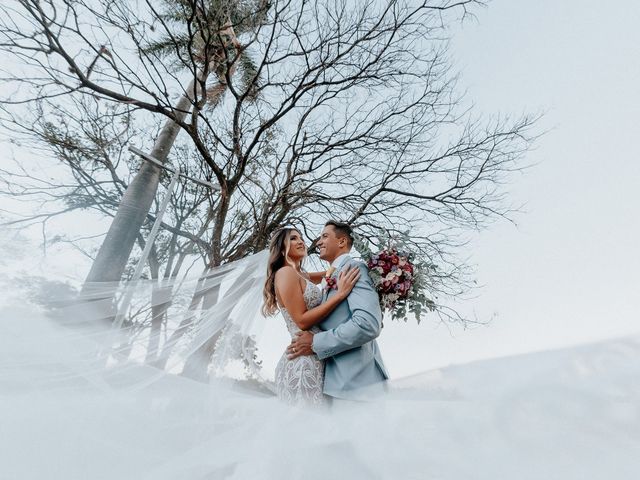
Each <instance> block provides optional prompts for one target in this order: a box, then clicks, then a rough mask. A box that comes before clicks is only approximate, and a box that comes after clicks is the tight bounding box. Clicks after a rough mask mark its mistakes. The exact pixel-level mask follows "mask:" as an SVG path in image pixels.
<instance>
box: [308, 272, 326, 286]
mask: <svg viewBox="0 0 640 480" xmlns="http://www.w3.org/2000/svg"><path fill="white" fill-rule="evenodd" d="M326 273H327V272H326V271H325V272H307V275H309V280H311V281H312V282H313V283H315V284H316V285H318V284H319V283H320V282H321V281H322V279H323V278H324V276H325V274H326Z"/></svg>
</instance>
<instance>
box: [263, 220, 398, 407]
mask: <svg viewBox="0 0 640 480" xmlns="http://www.w3.org/2000/svg"><path fill="white" fill-rule="evenodd" d="M352 235H353V233H352V229H351V227H350V226H349V225H348V224H345V223H340V222H335V221H329V222H327V223H326V225H325V227H324V229H323V230H322V234H321V235H320V239H319V240H318V243H317V246H318V250H319V252H320V258H321V259H322V260H325V261H327V262H329V264H330V267H329V269H328V270H327V271H326V272H306V271H305V270H304V269H303V268H302V261H303V259H304V258H305V257H306V255H307V246H306V245H305V242H304V239H303V237H302V234H301V233H300V231H298V230H297V229H296V228H294V227H284V228H282V229H280V230H278V231H277V232H276V233H275V234H274V236H273V238H272V240H271V244H270V255H269V263H268V266H267V280H266V282H265V287H264V306H263V313H264V314H265V315H273V314H275V313H277V312H278V311H280V312H281V313H282V316H283V317H284V320H285V322H286V324H287V329H288V330H289V333H290V334H291V337H292V342H291V344H290V345H289V347H288V348H287V350H286V351H285V353H284V354H283V356H282V358H281V359H280V362H279V363H278V366H277V367H276V389H277V393H278V397H279V398H280V399H282V400H284V401H285V402H287V403H292V404H323V403H325V402H327V400H328V397H333V398H341V399H354V400H362V399H366V398H367V397H368V396H370V395H371V394H374V393H377V392H379V391H384V382H385V380H386V379H387V378H388V375H387V372H386V370H385V367H384V364H383V362H382V357H381V356H380V351H379V349H378V345H377V343H376V341H375V339H376V338H377V337H378V335H379V334H380V330H381V328H382V312H381V311H380V305H379V302H378V294H377V292H376V290H375V289H374V286H373V283H372V282H371V279H370V278H369V275H368V270H367V267H366V265H364V263H362V262H359V261H356V260H354V259H353V258H351V257H350V256H349V252H350V251H351V247H352V246H353V236H352Z"/></svg>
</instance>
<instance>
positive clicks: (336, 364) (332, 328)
mask: <svg viewBox="0 0 640 480" xmlns="http://www.w3.org/2000/svg"><path fill="white" fill-rule="evenodd" d="M350 266H356V267H358V268H359V269H360V278H359V279H358V282H357V283H356V285H355V287H354V288H353V290H352V291H351V293H350V294H349V296H348V297H347V298H346V300H344V301H343V302H341V303H340V304H339V305H338V306H337V307H336V308H335V309H334V310H333V312H331V314H329V316H328V317H327V318H325V319H324V320H323V321H322V322H321V323H320V324H319V326H320V329H321V330H322V331H321V332H318V333H316V334H315V335H314V336H313V346H312V348H313V351H314V352H315V353H316V354H317V355H318V357H319V358H320V359H323V360H325V373H324V393H325V394H326V395H329V396H331V397H337V398H347V399H364V398H367V397H369V396H370V395H371V394H374V393H377V392H378V391H380V392H381V391H384V388H385V387H384V381H385V380H386V379H387V378H389V376H388V375H387V371H386V369H385V367H384V363H383V362H382V356H381V355H380V350H379V349H378V344H377V343H376V341H375V339H376V337H378V335H380V330H381V328H382V312H381V311H380V304H379V303H378V294H377V292H376V290H375V288H374V286H373V282H372V281H371V278H370V277H369V272H368V270H367V267H366V265H365V264H364V263H362V262H359V261H356V260H353V259H352V258H351V257H347V258H346V259H345V261H342V262H340V264H339V265H338V266H337V269H336V271H335V272H334V274H333V276H334V277H336V276H337V275H338V274H339V272H340V271H341V270H343V269H345V268H348V267H350ZM335 293H336V291H335V290H329V291H328V294H327V293H326V292H325V293H324V296H323V300H326V299H327V298H330V297H331V296H332V295H335Z"/></svg>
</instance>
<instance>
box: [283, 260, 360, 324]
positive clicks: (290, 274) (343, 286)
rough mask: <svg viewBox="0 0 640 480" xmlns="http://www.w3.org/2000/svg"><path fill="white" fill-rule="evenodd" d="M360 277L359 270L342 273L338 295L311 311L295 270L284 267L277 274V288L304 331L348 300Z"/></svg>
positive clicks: (284, 304)
mask: <svg viewBox="0 0 640 480" xmlns="http://www.w3.org/2000/svg"><path fill="white" fill-rule="evenodd" d="M359 277H360V271H359V270H358V269H357V268H356V269H353V270H348V271H344V272H341V273H340V278H339V280H338V291H337V292H336V294H335V295H332V296H331V298H329V299H328V300H327V301H326V302H323V303H321V304H320V305H318V306H317V307H315V308H312V309H310V310H307V306H306V304H305V303H304V296H303V294H302V292H301V291H300V276H299V275H298V274H297V273H296V271H295V270H294V269H293V268H291V267H283V268H281V269H280V270H278V271H277V272H276V278H275V287H276V291H277V292H278V295H279V296H280V301H281V302H282V305H283V306H284V308H286V309H287V312H289V315H291V318H292V320H293V321H294V322H295V324H296V325H297V326H298V327H300V328H301V329H302V330H308V329H309V328H311V327H312V326H314V325H316V324H317V323H320V322H321V321H322V320H324V319H325V318H326V317H327V316H328V315H329V314H330V313H331V312H332V311H333V309H334V308H336V307H337V306H338V304H340V302H342V301H343V300H344V299H345V298H347V296H348V295H349V293H350V292H351V290H352V289H353V286H354V285H355V284H356V282H357V281H358V278H359Z"/></svg>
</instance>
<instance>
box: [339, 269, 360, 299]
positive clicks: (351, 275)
mask: <svg viewBox="0 0 640 480" xmlns="http://www.w3.org/2000/svg"><path fill="white" fill-rule="evenodd" d="M359 278H360V269H359V268H358V267H349V268H348V269H345V270H342V271H341V272H340V274H339V275H338V285H337V289H338V296H339V297H340V298H342V299H345V298H347V297H348V296H349V294H350V293H351V290H353V287H354V286H355V285H356V283H358V279H359Z"/></svg>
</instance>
